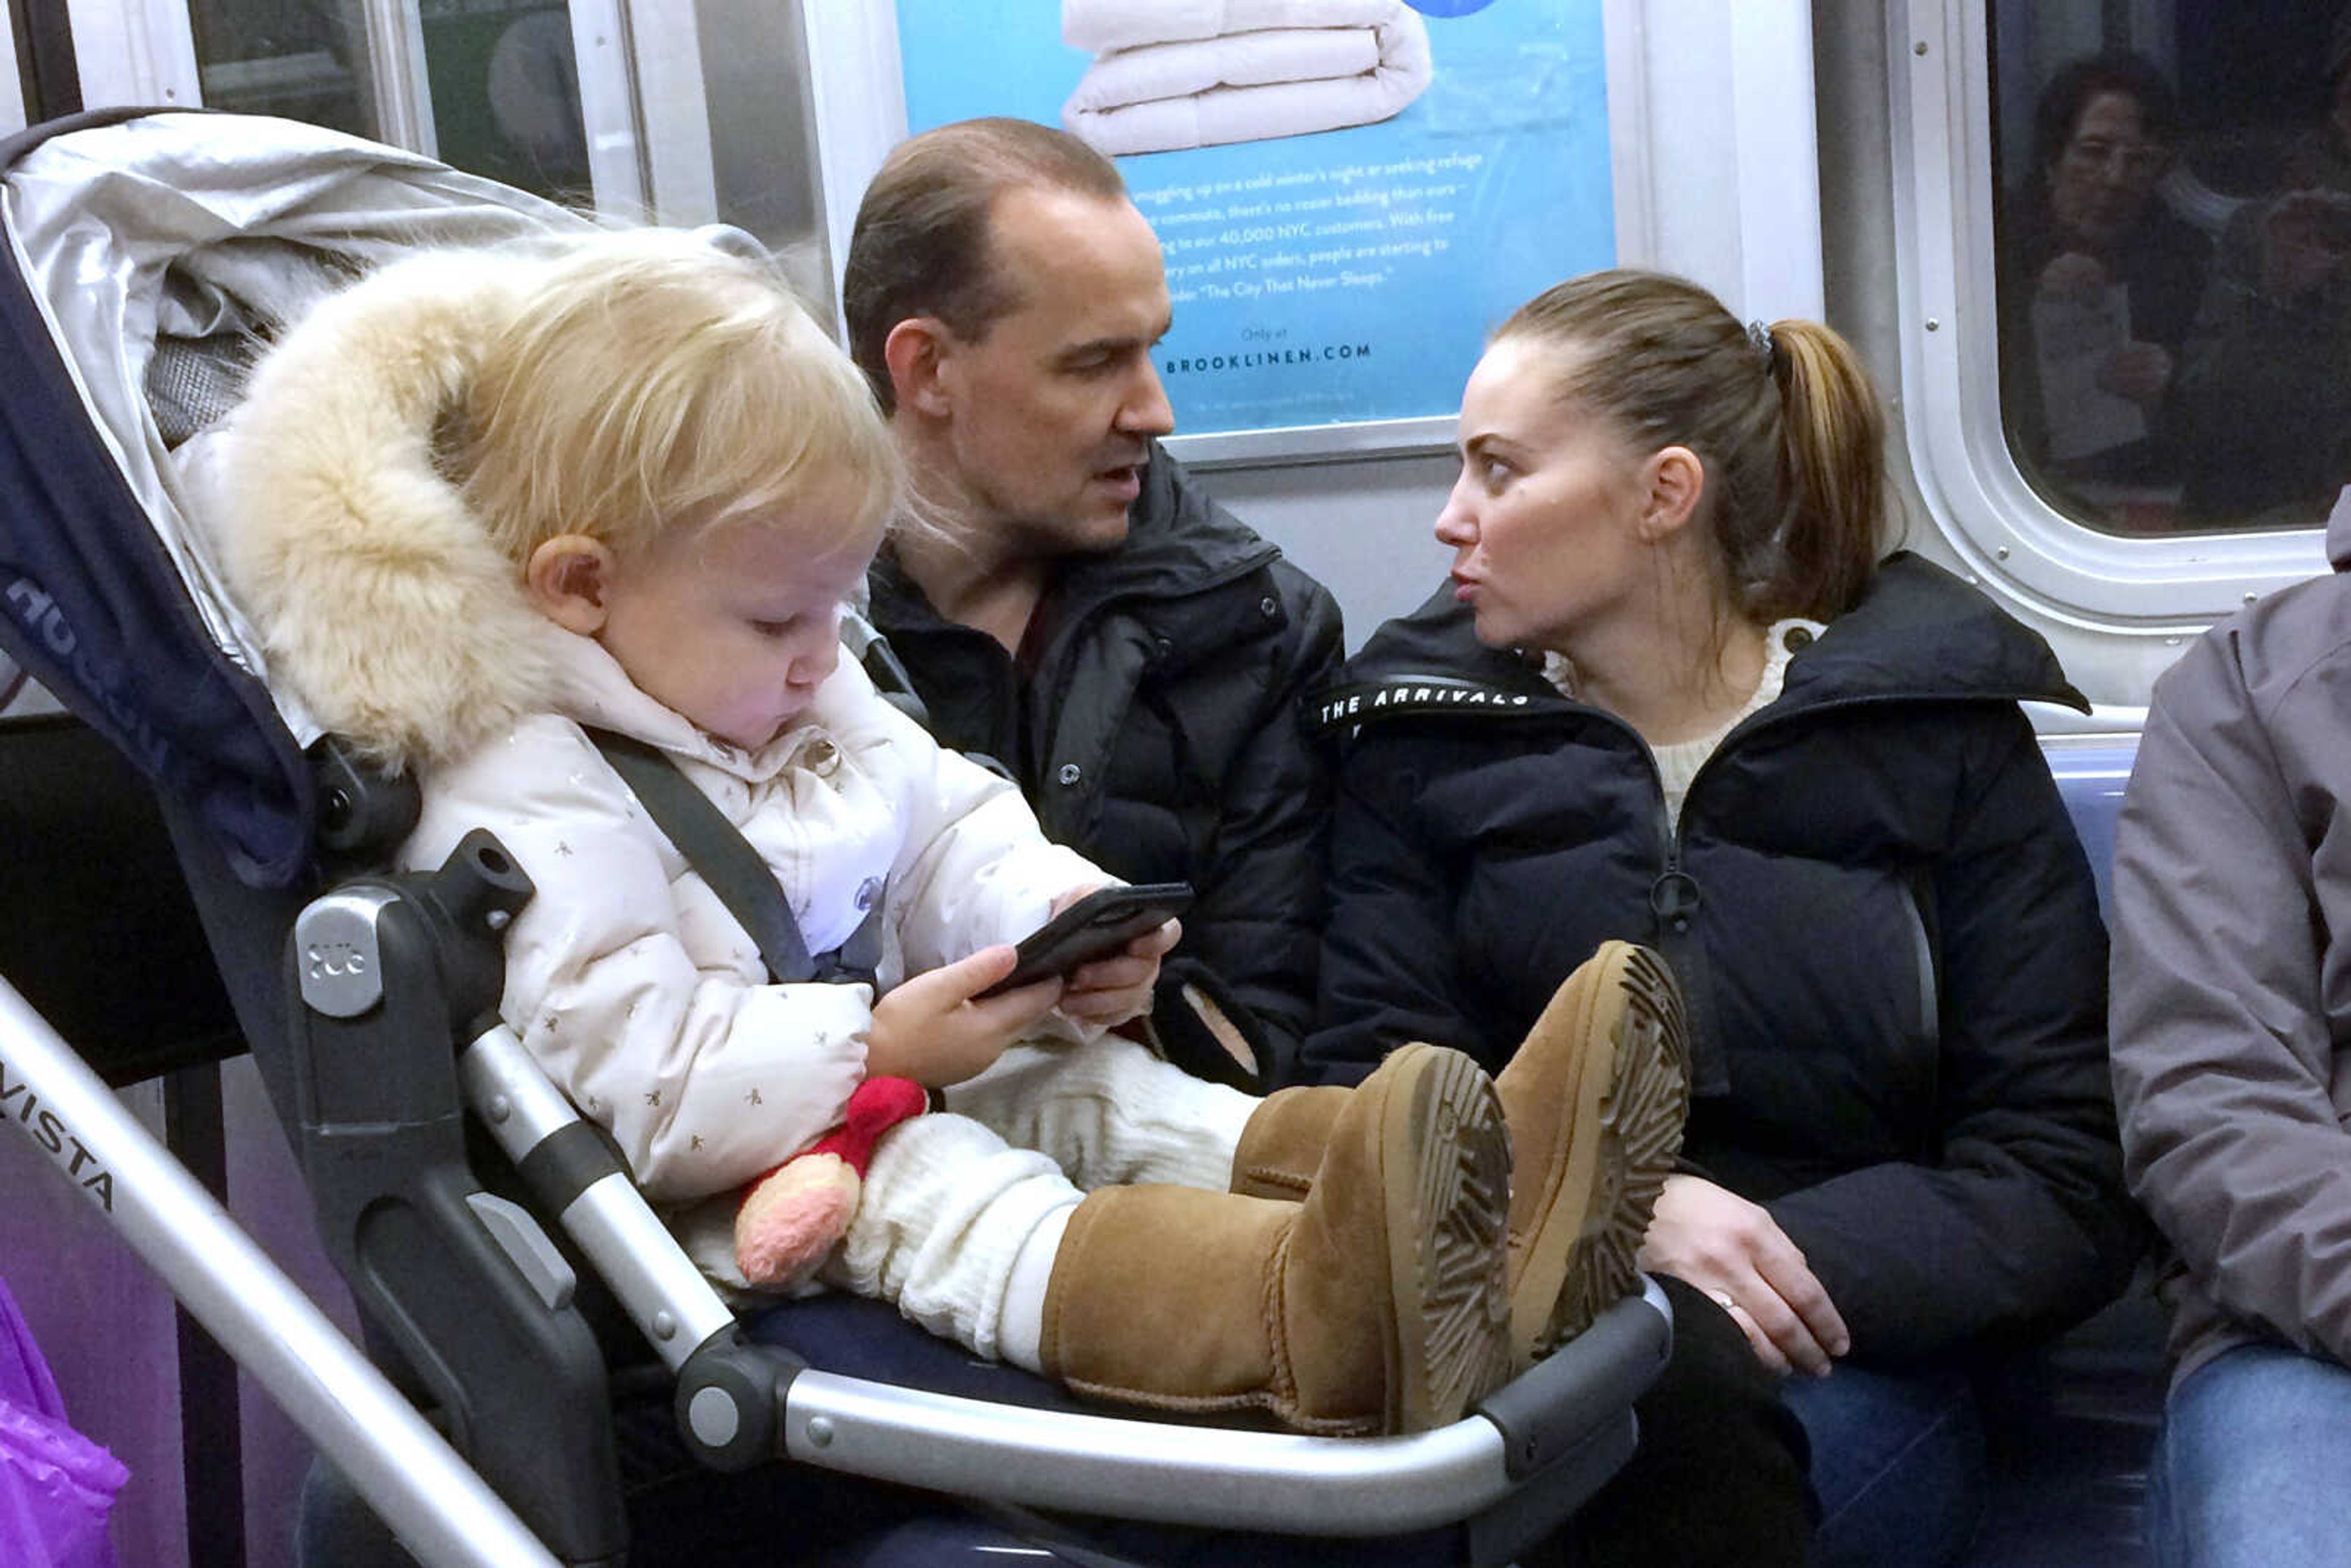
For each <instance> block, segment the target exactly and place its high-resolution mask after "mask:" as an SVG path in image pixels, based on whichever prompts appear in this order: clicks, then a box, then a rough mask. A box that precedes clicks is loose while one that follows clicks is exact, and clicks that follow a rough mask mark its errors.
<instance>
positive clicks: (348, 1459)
mask: <svg viewBox="0 0 2351 1568" xmlns="http://www.w3.org/2000/svg"><path fill="white" fill-rule="evenodd" d="M0 1108H5V1113H6V1117H7V1120H9V1121H11V1122H13V1123H16V1124H17V1125H18V1126H19V1127H20V1128H21V1129H22V1131H23V1132H24V1133H25V1134H26V1135H27V1136H29V1137H31V1138H32V1139H33V1140H34V1141H35V1142H36V1143H37V1144H38V1145H40V1146H41V1148H42V1149H43V1150H44V1151H45V1152H47V1154H49V1155H51V1156H52V1157H53V1158H54V1159H55V1160H56V1161H57V1166H58V1168H59V1170H60V1171H61V1172H62V1173H63V1175H64V1176H65V1178H66V1179H67V1180H68V1181H69V1182H71V1183H72V1184H73V1185H75V1186H78V1187H79V1188H80V1189H81V1191H82V1194H83V1196H84V1197H88V1198H89V1200H90V1201H91V1202H93V1203H96V1204H98V1205H99V1207H100V1208H102V1209H104V1210H105V1211H106V1214H107V1217H108V1218H109V1220H110V1222H111V1224H112V1225H113V1227H114V1228H115V1229H116V1230H117V1231H118V1232H120V1234H121V1236H122V1239H124V1240H125V1241H127V1242H128V1243H130V1245H131V1248H132V1249H133V1250H135V1251H136V1252H138V1254H139V1255H140V1257H141V1258H142V1259H144V1260H146V1262H147V1264H148V1266H149V1267H150V1268H152V1269H153V1270H155V1272H156V1273H157V1275H158V1276H160V1277H161V1278H162V1281H163V1282H164V1283H165V1284H166V1285H167V1286H169V1287H170V1289H171V1291H172V1294H173V1295H175V1296H177V1297H178V1298H179V1299H180V1301H182V1302H183V1304H185V1306H186V1307H187V1309H188V1311H189V1312H191V1313H192V1314H193V1316H194V1317H195V1320H196V1321H197V1322H200V1323H202V1324H203V1325H204V1329H205V1331H206V1332H207V1333H210V1334H211V1335H212V1336H213V1337H214V1339H215V1340H217V1341H219V1342H220V1344H221V1347H222V1348H223V1349H225V1350H226V1351H227V1352H228V1353H229V1354H231V1355H232V1356H234V1357H235V1358H236V1361H237V1364H239V1365H240V1366H242V1367H243V1368H244V1369H245V1370H246V1372H249V1373H251V1374H252V1375H254V1376H255V1377H256V1378H257V1379H258V1380H259V1381H260V1383H261V1385H262V1386H263V1387H264V1388H265V1389H266V1390H267V1391H268V1393H269V1395H270V1396H271V1397H272V1398H274V1399H276V1400H277V1403H278V1404H279V1405H280V1406H282V1407H283V1408H284V1409H285V1411H286V1413H287V1416H290V1417H291V1418H292V1419H293V1421H294V1422H295V1424H296V1425H297V1426H298V1427H301V1429H302V1431H303V1432H304V1434H305V1435H307V1436H308V1437H309V1438H310V1440H311V1441H312V1442H313V1443H315V1444H316V1445H317V1446H318V1448H319V1452H320V1453H322V1454H324V1455H326V1456H327V1457H328V1458H329V1459H330V1460H332V1461H333V1463H334V1464H335V1466H336V1467H337V1468H338V1469H340V1470H341V1471H342V1473H343V1474H344V1475H345V1476H347V1477H348V1478H350V1481H351V1484H352V1485H353V1486H354V1487H356V1488H357V1489H358V1490H359V1492H360V1495H361V1496H362V1497H364V1498H365V1499H367V1500H368V1502H369V1504H370V1506H371V1507H372V1508H373V1509H374V1510H375V1511H376V1512H377V1513H378V1514H379V1515H380V1516H381V1518H383V1519H385V1520H387V1521H397V1523H396V1524H395V1526H394V1529H395V1533H397V1534H398V1535H399V1536H400V1539H401V1544H402V1545H403V1546H405V1547H407V1548H408V1550H409V1551H411V1552H413V1553H415V1555H416V1556H417V1557H418V1558H419V1559H420V1560H421V1561H423V1562H424V1563H431V1564H433V1565H434V1568H556V1559H555V1558H554V1557H553V1556H552V1555H550V1554H549V1552H548V1551H547V1549H546V1548H545V1547H543V1546H541V1545H540V1544H539V1543H538V1540H537V1539H536V1538H535V1537H534V1536H533V1535H532V1534H531V1533H530V1531H528V1530H527V1529H525V1528H524V1526H523V1524H522V1521H520V1520H519V1519H517V1517H516V1516H515V1514H514V1512H513V1511H512V1510H510V1509H509V1508H508V1507H507V1505H506V1503H505V1502H504V1501H502V1500H500V1499H499V1497H498V1495H497V1494H496V1492H494V1491H492V1490H490V1489H489V1487H488V1486H486V1484H484V1482H483V1480H482V1479H481V1477H480V1476H478V1475H476V1474H475V1472H474V1470H473V1469H470V1468H469V1467H468V1466H467V1465H466V1464H465V1461H464V1460H463V1459H461V1458H458V1457H457V1454H456V1452H455V1450H454V1449H452V1448H450V1446H449V1445H448V1443H446V1442H445V1441H444V1440H443V1438H442V1437H441V1435H440V1434H439V1433H437V1432H435V1431H434V1429H433V1428H432V1427H430V1426H428V1425H426V1423H425V1421H424V1418H423V1416H420V1415H418V1414H417V1413H416V1410H415V1408H414V1406H412V1405H410V1404H409V1402H408V1401H407V1400H406V1399H405V1398H403V1397H402V1396H401V1395H400V1393H399V1391H398V1390H397V1389H395V1388H393V1387H392V1385H391V1384H390V1383H389V1382H387V1381H386V1380H385V1378H384V1376H383V1375H382V1374H381V1373H380V1372H378V1371H377V1370H376V1369H375V1368H374V1367H373V1366H372V1365H371V1364H369V1363H368V1361H367V1358H366V1357H365V1356H363V1355H361V1354H360V1352H359V1351H358V1350H357V1349H356V1348H354V1347H353V1346H352V1344H351V1343H350V1341H349V1340H347V1339H345V1338H344V1337H343V1335H342V1332H341V1331H340V1329H338V1328H337V1327H336V1326H335V1325H334V1323H333V1322H330V1321H329V1319H328V1318H327V1316H326V1314H325V1313H323V1312H320V1311H319V1309H318V1307H317V1306H316V1305H315V1304H313V1303H312V1301H310V1299H309V1298H308V1296H306V1295H304V1294H303V1293H302V1291H301V1290H300V1289H299V1288H298V1286H296V1285H295V1283H294V1282H293V1281H291V1280H288V1279H287V1277H286V1275H285V1274H284V1273H283V1272H282V1271H281V1270H279V1269H278V1267H277V1264H275V1263H273V1262H272V1261H270V1260H269V1257H268V1255H267V1254H266V1253H265V1252H263V1251H262V1250H261V1249H260V1248H259V1247H258V1246H256V1245H255V1243H254V1241H253V1239H252V1238H250V1237H248V1236H247V1235H246V1233H245V1231H244V1230H243V1229H242V1228H239V1226H238V1225H237V1223H236V1221H235V1219H233V1218H230V1217H229V1215H228V1213H227V1212H226V1211H225V1209H223V1208H222V1207H221V1206H220V1204H219V1203H218V1202H217V1201H216V1200H215V1199H214V1197H213V1196H212V1194H210V1193H208V1192H206V1191H205V1190H204V1187H203V1186H202V1185H201V1184H199V1183H198V1182H197V1181H196V1179H195V1178H194V1177H193V1176H190V1175H189V1174H188V1172H187V1169H186V1167H184V1166H182V1165H181V1164H180V1162H179V1161H177V1160H176V1159H174V1158H172V1155H171V1152H170V1151H169V1150H168V1149H166V1148H164V1147H163V1145H162V1142H161V1141H160V1140H158V1139H157V1138H156V1137H155V1135H154V1134H152V1133H150V1132H149V1131H148V1130H147V1129H146V1128H145V1127H144V1126H142V1125H141V1124H140V1123H139V1121H138V1119H137V1118H136V1117H134V1116H132V1115H131V1113H130V1112H128V1111H127V1110H125V1109H124V1108H123V1106H122V1103H121V1102H120V1101H119V1100H117V1099H116V1098H115V1097H114V1095H113V1093H112V1092H110V1090H108V1088H107V1087H106V1084H105V1083H104V1082H103V1081H101V1080H100V1079H99V1076H98V1074H97V1073H95V1072H93V1071H90V1069H89V1066H88V1065H87V1064H86V1063H84V1062H83V1061H82V1060H81V1058H80V1057H79V1056H78V1055H77V1054H76V1053H75V1051H73V1048H72V1047H70V1046H68V1044H67V1043H66V1042H65V1040H63V1039H61V1038H60V1037H59V1036H58V1035H57V1031H56V1030H52V1029H51V1028H50V1027H49V1026H48V1023H47V1020H45V1019H43V1018H42V1017H41V1015H40V1014H39V1013H38V1012H37V1011H35V1010H34V1009H33V1007H32V1004H30V1003H29V1002H27V1001H26V1000H25V998H23V996H21V995H20V994H19V993H18V992H17V991H16V988H14V987H13V986H11V985H10V984H9V983H8V982H7V981H6V980H5V978H0Z"/></svg>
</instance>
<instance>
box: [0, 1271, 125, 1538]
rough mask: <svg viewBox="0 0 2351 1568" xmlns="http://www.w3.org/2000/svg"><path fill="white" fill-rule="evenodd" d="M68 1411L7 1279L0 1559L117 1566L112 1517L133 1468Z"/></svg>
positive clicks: (0, 1367)
mask: <svg viewBox="0 0 2351 1568" xmlns="http://www.w3.org/2000/svg"><path fill="white" fill-rule="evenodd" d="M65 1415H66V1411H65V1404H64V1402H63V1401H62V1400H60V1399H59V1398H58V1397H57V1380H56V1379H54V1378H52V1377H51V1376H50V1375H49V1367H48V1364H47V1362H45V1361H43V1360H42V1359H41V1352H40V1348H39V1347H38V1346H37V1345H36V1344H34V1343H33V1335H32V1331H31V1330H30V1329H28V1328H26V1325H25V1320H24V1317H23V1316H22V1314H20V1313H19V1312H17V1311H16V1300H15V1298H13V1297H11V1296H10V1295H9V1294H8V1286H7V1283H6V1281H0V1563H6V1564H7V1565H8V1568H114V1547H113V1544H112V1543H111V1542H110V1541H109V1540H108V1539H107V1534H106V1516H107V1514H108V1512H109V1511H110V1510H111V1509H112V1508H113V1507H114V1494H115V1493H116V1492H118V1491H120V1490H122V1483H123V1482H124V1481H126V1480H128V1479H130V1477H131V1472H130V1471H129V1470H127V1469H124V1468H123V1466H122V1462H121V1461H120V1460H119V1459H117V1458H115V1457H114V1456H113V1455H112V1454H110V1453H108V1452H107V1451H106V1450H105V1449H104V1448H99V1446H98V1445H97V1444H96V1443H93V1442H91V1441H90V1440H89V1438H88V1437H83V1436H82V1435H81V1434H80V1433H79V1432H77V1431H75V1430H74V1429H73V1428H72V1427H69V1426H68V1425H67V1424H66V1418H65Z"/></svg>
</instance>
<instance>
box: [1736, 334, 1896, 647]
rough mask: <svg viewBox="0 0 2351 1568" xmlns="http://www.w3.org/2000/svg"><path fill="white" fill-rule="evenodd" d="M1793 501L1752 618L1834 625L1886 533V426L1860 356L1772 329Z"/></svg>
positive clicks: (1826, 337)
mask: <svg viewBox="0 0 2351 1568" xmlns="http://www.w3.org/2000/svg"><path fill="white" fill-rule="evenodd" d="M1771 346H1772V352H1771V377H1772V380H1773V381H1774V382H1777V383H1778V385H1779V389H1780V406H1781V416H1780V427H1781V457H1782V463H1783V464H1784V465H1785V466H1786V472H1787V476H1788V483H1789V489H1790V495H1789V497H1788V512H1787V517H1786V521H1785V523H1784V525H1783V530H1782V535H1781V539H1780V548H1779V550H1778V552H1777V553H1778V556H1779V559H1778V560H1777V562H1776V563H1775V570H1772V571H1771V574H1770V576H1769V578H1768V579H1766V580H1764V581H1763V582H1762V583H1761V584H1759V585H1758V587H1757V590H1756V592H1755V599H1756V602H1754V603H1753V604H1751V605H1750V606H1747V607H1746V608H1747V609H1748V611H1749V613H1750V614H1752V615H1753V616H1754V617H1755V618H1756V619H1758V620H1761V621H1767V622H1768V621H1773V620H1778V619H1780V618H1781V617H1782V616H1787V615H1802V616H1805V617H1807V618H1808V619H1811V620H1814V621H1827V620H1829V619H1831V618H1833V617H1834V616H1836V615H1840V614H1842V613H1844V612H1845V611H1847V610H1850V609H1851V608H1853V605H1854V601H1855V600H1857V599H1859V598H1860V597H1861V591H1862V588H1863V586H1864V585H1865V584H1866V583H1867V582H1868V580H1869V575H1870V573H1871V571H1872V570H1875V568H1876V564H1877V556H1878V550H1879V549H1880V548H1881V541H1882V539H1883V537H1884V534H1885V528H1886V456H1885V452H1886V416H1885V414H1884V413H1882V412H1880V410H1879V408H1878V405H1877V395H1876V392H1875V391H1874V390H1873V389H1872V387H1871V385H1870V382H1869V373H1868V372H1867V371H1865V370H1864V369H1863V368H1862V364H1861V361H1860V358H1859V356H1857V355H1856V354H1855V352H1854V351H1853V346H1852V345H1851V344H1849V343H1847V342H1846V341H1845V340H1844V339H1843V338H1842V337H1839V336H1838V335H1837V334H1836V333H1835V332H1834V331H1833V330H1832V329H1829V328H1827V327H1824V326H1823V325H1821V324H1820V323H1819V322H1817V321H1805V320H1798V319H1788V320H1783V321H1774V322H1772V323H1771Z"/></svg>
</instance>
